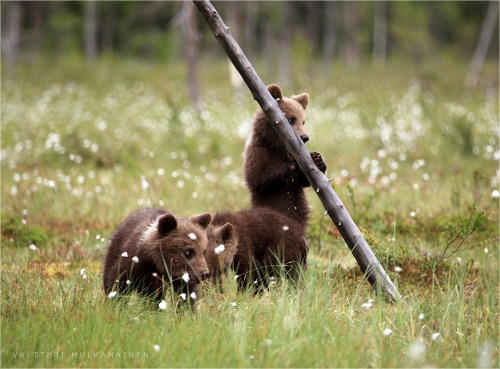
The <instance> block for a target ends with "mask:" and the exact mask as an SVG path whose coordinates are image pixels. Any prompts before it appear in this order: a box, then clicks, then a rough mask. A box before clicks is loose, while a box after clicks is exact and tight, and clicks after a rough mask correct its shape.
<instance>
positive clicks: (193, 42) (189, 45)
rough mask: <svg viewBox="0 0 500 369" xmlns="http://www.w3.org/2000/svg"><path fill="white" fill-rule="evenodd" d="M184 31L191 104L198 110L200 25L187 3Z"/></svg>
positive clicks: (184, 7)
mask: <svg viewBox="0 0 500 369" xmlns="http://www.w3.org/2000/svg"><path fill="white" fill-rule="evenodd" d="M182 12H183V18H184V19H185V21H184V22H183V31H184V40H185V47H186V49H185V52H186V63H187V68H188V81H187V82H188V92H189V98H190V100H191V104H193V106H194V107H195V108H196V109H200V107H201V98H200V85H199V80H198V25H197V23H196V14H195V12H194V11H193V3H192V2H190V1H185V2H183V3H182Z"/></svg>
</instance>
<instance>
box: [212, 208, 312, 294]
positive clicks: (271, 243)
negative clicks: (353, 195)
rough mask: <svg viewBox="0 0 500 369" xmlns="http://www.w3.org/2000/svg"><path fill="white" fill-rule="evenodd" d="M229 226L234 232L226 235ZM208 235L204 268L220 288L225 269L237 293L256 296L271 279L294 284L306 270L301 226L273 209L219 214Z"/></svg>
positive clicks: (305, 245)
mask: <svg viewBox="0 0 500 369" xmlns="http://www.w3.org/2000/svg"><path fill="white" fill-rule="evenodd" d="M229 226H231V228H232V229H234V231H233V230H231V231H230V232H228V231H227V230H228V227H229ZM207 234H208V238H209V240H211V241H209V246H208V248H207V256H206V258H207V264H208V267H209V269H210V274H211V276H212V278H213V281H214V282H216V283H218V284H219V286H220V283H221V279H222V276H223V275H225V274H226V273H227V271H228V268H232V269H233V270H234V271H235V273H236V275H237V276H238V278H237V282H238V289H239V290H243V289H246V288H251V289H254V290H255V291H256V292H257V291H259V290H262V289H264V288H266V287H267V286H268V285H269V282H270V280H272V278H274V277H280V276H283V277H286V278H289V279H290V280H291V281H292V282H297V281H298V279H299V277H300V271H301V270H304V269H305V268H306V261H307V253H308V245H307V243H306V241H305V239H304V237H303V234H302V227H301V225H300V224H298V223H297V222H296V221H295V220H293V219H290V218H288V217H286V216H284V215H283V214H280V213H279V212H277V211H274V210H272V209H267V208H257V209H249V210H242V211H237V212H223V213H218V214H216V215H215V216H214V217H213V220H212V223H211V225H210V226H209V227H208V229H207ZM215 245H218V246H217V247H219V250H217V247H215ZM221 245H224V246H223V247H221Z"/></svg>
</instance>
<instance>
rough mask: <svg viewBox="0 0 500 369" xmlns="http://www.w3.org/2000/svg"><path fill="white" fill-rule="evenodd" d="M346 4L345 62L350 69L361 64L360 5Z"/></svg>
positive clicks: (350, 2)
mask: <svg viewBox="0 0 500 369" xmlns="http://www.w3.org/2000/svg"><path fill="white" fill-rule="evenodd" d="M344 4H345V24H346V34H347V37H346V45H345V61H346V65H347V67H348V68H355V67H357V66H358V64H359V53H360V50H359V40H358V33H359V22H358V4H357V3H356V2H352V1H347V2H345V3H344Z"/></svg>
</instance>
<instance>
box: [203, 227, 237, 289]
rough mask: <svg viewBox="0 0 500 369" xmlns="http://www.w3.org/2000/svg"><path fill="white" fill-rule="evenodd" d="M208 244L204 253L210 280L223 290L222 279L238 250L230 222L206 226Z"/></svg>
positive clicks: (235, 236)
mask: <svg viewBox="0 0 500 369" xmlns="http://www.w3.org/2000/svg"><path fill="white" fill-rule="evenodd" d="M207 238H208V245H207V251H206V253H205V259H206V261H207V265H208V270H209V271H210V279H209V280H210V281H211V282H212V283H213V284H214V285H216V286H217V287H218V289H219V292H223V288H222V280H223V278H224V277H225V276H227V272H228V270H229V268H230V267H231V265H232V263H233V259H234V256H235V255H236V252H237V250H238V237H237V235H236V233H235V230H234V227H233V225H232V224H231V223H223V224H217V225H213V224H210V225H209V226H208V228H207Z"/></svg>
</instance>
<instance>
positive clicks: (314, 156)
mask: <svg viewBox="0 0 500 369" xmlns="http://www.w3.org/2000/svg"><path fill="white" fill-rule="evenodd" d="M311 158H312V160H313V161H314V164H316V166H317V167H318V169H319V170H320V171H321V172H322V173H325V171H326V164H325V162H324V161H323V158H322V157H321V154H320V153H319V152H312V153H311Z"/></svg>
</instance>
